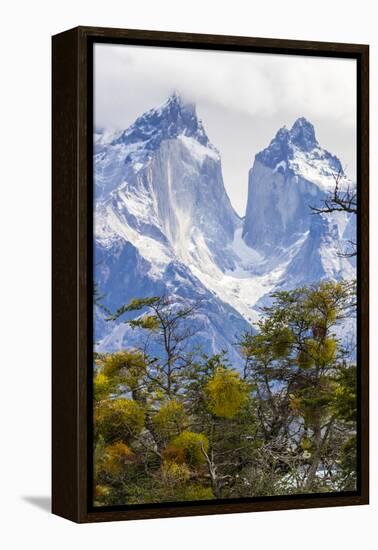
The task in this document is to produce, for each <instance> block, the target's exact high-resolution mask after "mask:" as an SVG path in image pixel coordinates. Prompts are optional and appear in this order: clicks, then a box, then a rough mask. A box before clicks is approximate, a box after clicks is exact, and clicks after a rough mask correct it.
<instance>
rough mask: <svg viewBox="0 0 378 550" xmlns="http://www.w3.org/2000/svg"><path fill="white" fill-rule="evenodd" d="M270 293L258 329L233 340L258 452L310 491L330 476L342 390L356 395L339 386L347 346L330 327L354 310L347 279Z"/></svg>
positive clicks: (334, 465) (337, 442)
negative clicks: (252, 409)
mask: <svg viewBox="0 0 378 550" xmlns="http://www.w3.org/2000/svg"><path fill="white" fill-rule="evenodd" d="M273 298H274V303H273V305H272V306H269V307H266V308H264V317H263V319H262V320H261V321H259V323H258V333H257V334H256V335H252V334H246V335H244V338H243V339H242V340H241V342H240V345H241V348H242V350H243V353H244V355H245V357H246V365H247V366H246V372H247V373H248V378H250V379H251V380H252V381H253V382H254V383H255V384H256V395H257V398H258V406H257V414H258V416H259V419H260V425H261V428H262V435H263V439H264V452H268V453H270V454H271V457H272V459H273V460H274V461H275V463H276V469H278V470H281V471H282V472H285V471H286V472H288V473H289V474H290V475H291V476H292V477H293V476H294V477H295V483H296V485H297V488H299V489H306V490H308V491H313V490H315V489H316V488H319V487H320V488H324V487H325V486H326V484H327V483H328V481H329V480H331V481H332V479H334V478H336V474H335V472H336V470H337V469H338V466H337V460H338V458H340V452H341V445H342V441H343V438H341V437H340V434H341V431H343V430H344V429H345V417H344V418H343V416H342V410H343V407H342V404H343V400H344V403H345V400H346V396H348V397H349V398H350V400H351V401H353V399H355V394H354V395H352V394H350V393H348V392H347V393H345V391H346V390H345V387H346V381H348V383H349V384H350V382H351V379H353V376H354V375H355V369H354V367H352V366H347V363H346V361H345V358H346V355H347V351H346V350H344V349H343V347H342V345H341V343H340V341H339V340H338V338H337V336H336V334H335V332H334V329H335V327H336V326H337V324H338V323H340V322H341V321H342V320H343V319H345V318H346V317H348V316H350V315H352V314H353V305H354V283H353V282H352V283H350V282H338V283H334V282H321V283H319V284H317V285H313V286H312V287H304V288H300V289H296V290H292V291H282V292H277V293H275V294H273ZM345 372H348V375H346V374H345ZM341 373H344V374H343V375H341ZM337 395H338V396H339V402H337V401H335V396H337ZM341 396H342V398H341ZM340 399H341V401H340ZM337 403H338V404H337ZM342 424H343V426H342ZM350 427H351V426H349V428H348V429H349V430H350ZM354 429H355V426H354ZM340 430H341V431H340ZM320 472H322V473H323V476H324V479H323V480H321V479H320V478H319V475H320Z"/></svg>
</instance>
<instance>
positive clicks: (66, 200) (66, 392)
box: [52, 27, 369, 523]
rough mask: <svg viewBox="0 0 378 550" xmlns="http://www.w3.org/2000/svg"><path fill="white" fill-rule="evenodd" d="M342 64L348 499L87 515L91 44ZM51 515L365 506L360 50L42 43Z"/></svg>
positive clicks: (120, 38)
mask: <svg viewBox="0 0 378 550" xmlns="http://www.w3.org/2000/svg"><path fill="white" fill-rule="evenodd" d="M98 42H103V43H104V42H106V43H114V44H130V45H140V46H157V47H161V48H164V47H171V48H192V49H203V50H225V51H235V52H259V53H267V54H269V53H277V54H286V55H299V56H320V57H337V58H352V59H355V60H356V63H357V194H358V205H359V206H358V208H359V210H358V228H357V242H358V266H357V273H358V275H357V280H358V325H357V326H358V328H357V332H358V359H357V362H358V381H357V382H358V420H357V434H358V486H357V490H356V491H352V492H349V493H336V494H333V493H330V494H327V493H324V494H308V495H303V496H301V495H289V496H282V497H280V496H275V497H255V498H249V499H227V500H224V501H222V502H219V501H202V502H200V501H199V502H193V503H192V502H190V503H185V502H183V503H169V504H165V503H159V504H151V505H148V504H146V505H132V506H129V507H127V506H111V507H108V508H106V507H97V508H96V507H93V506H92V505H91V502H90V498H91V497H90V495H91V485H92V481H91V480H92V476H93V465H92V460H91V437H92V429H93V428H92V421H91V415H92V402H91V396H92V393H91V389H90V384H89V382H88V381H91V380H92V378H91V370H92V364H91V360H90V357H91V355H92V348H91V346H92V338H91V337H90V335H91V331H92V318H91V317H92V313H91V311H92V300H93V297H92V296H93V295H92V291H93V283H92V281H91V273H92V271H91V270H92V244H91V243H92V237H93V228H92V199H93V190H92V187H93V184H92V122H93V120H92V119H93V83H92V78H93V44H94V43H98ZM52 116H53V126H52V148H53V150H52V180H53V199H52V208H53V214H52V225H53V231H52V238H53V291H52V297H53V306H52V307H53V316H52V319H53V329H52V338H53V352H52V431H53V433H52V437H53V442H52V511H53V513H54V514H57V515H59V516H62V517H64V518H67V519H70V520H72V521H75V522H78V523H82V522H98V521H113V520H133V519H144V518H163V517H177V516H193V515H207V514H224V513H237V512H255V511H267V510H287V509H299V508H301V509H302V508H317V507H327V506H347V505H360V504H368V502H369V370H368V369H369V366H368V361H369V291H368V288H369V48H368V46H366V45H358V44H339V43H323V42H307V41H299V40H278V39H266V38H248V37H238V36H216V35H203V34H186V33H171V32H156V31H143V30H126V29H110V28H95V27H77V28H74V29H71V30H68V31H65V32H62V33H60V34H57V35H55V36H54V37H53V39H52Z"/></svg>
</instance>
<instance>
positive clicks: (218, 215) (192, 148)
mask: <svg viewBox="0 0 378 550" xmlns="http://www.w3.org/2000/svg"><path fill="white" fill-rule="evenodd" d="M94 166H95V203H96V204H95V280H96V283H97V284H98V287H99V290H100V292H101V293H102V294H103V295H104V296H105V298H104V303H105V305H106V306H107V307H108V308H110V309H111V310H115V309H117V308H118V307H120V306H121V305H123V304H125V303H127V302H128V301H129V300H130V299H132V298H135V297H145V296H157V295H169V296H170V297H171V298H173V300H175V301H176V302H177V303H181V302H183V301H186V302H187V301H189V302H192V303H194V302H199V303H200V307H199V309H198V311H197V313H196V316H195V319H196V323H197V328H198V333H197V334H196V336H195V341H193V342H192V343H191V345H193V346H194V345H195V344H201V345H202V346H203V348H204V349H205V351H207V352H209V353H215V352H220V351H221V350H226V351H227V352H228V354H229V358H230V360H231V361H232V362H233V363H234V364H235V365H241V362H242V359H241V357H240V356H239V354H238V352H237V349H236V348H235V345H234V344H235V339H236V335H238V334H240V333H241V332H243V331H244V330H250V329H251V323H253V322H254V321H256V320H257V318H258V316H259V306H260V305H261V304H263V303H265V302H266V300H267V298H268V296H269V293H270V292H272V291H273V290H275V289H277V288H290V287H294V286H297V285H300V284H305V283H309V282H313V281H317V280H319V279H322V278H333V279H338V278H341V277H352V276H353V274H354V267H353V265H352V262H351V261H350V260H349V259H347V258H343V257H340V256H339V255H338V251H340V250H341V249H342V248H343V246H344V241H345V239H350V236H351V235H353V231H355V226H354V225H353V224H354V221H353V219H352V218H349V217H348V216H346V215H344V214H339V215H337V216H336V215H335V216H332V217H330V216H327V217H326V216H319V215H314V214H313V213H312V211H311V209H310V205H312V206H316V205H318V204H319V203H320V201H322V199H324V197H325V196H326V193H327V192H328V191H329V190H331V189H332V188H333V185H334V177H335V176H336V175H337V174H338V173H341V172H342V169H341V164H340V161H339V160H338V159H337V158H336V157H335V156H333V155H331V154H330V153H328V152H327V151H325V150H324V149H322V148H321V147H320V145H319V144H318V142H317V140H316V137H315V131H314V128H313V126H312V125H311V124H310V123H309V122H308V121H306V120H305V119H303V118H301V119H298V120H297V121H296V122H295V124H294V125H293V127H292V128H291V130H287V129H286V128H282V129H281V130H279V131H278V133H277V135H276V136H275V138H274V139H273V140H272V142H271V143H270V145H269V146H268V147H267V148H266V149H264V150H263V151H261V152H260V153H258V154H257V155H256V157H255V161H254V164H253V167H252V169H251V170H250V173H249V189H248V204H247V211H246V216H245V219H244V222H243V220H241V219H240V218H239V217H238V216H237V214H236V213H235V211H234V210H233V208H232V206H231V203H230V200H229V198H228V196H227V193H226V190H225V187H224V183H223V178H222V170H221V159H220V155H219V152H218V151H217V149H216V148H215V147H214V146H213V145H212V144H211V142H210V140H209V138H208V136H207V134H206V132H205V129H204V127H203V124H202V122H201V121H200V120H199V118H198V116H197V114H196V109H195V106H194V105H193V104H190V103H187V102H185V101H183V99H182V98H181V97H180V96H179V95H178V94H176V93H175V94H173V95H172V96H171V97H170V98H169V99H168V100H167V101H166V102H165V103H164V104H163V105H162V106H161V107H159V108H156V109H151V110H150V111H148V112H146V113H145V114H144V115H142V116H141V117H139V118H138V119H137V120H136V121H135V122H134V124H132V125H131V126H130V127H129V128H128V129H126V130H125V131H123V132H119V133H118V134H117V135H109V134H106V133H105V132H98V133H96V135H95V158H94ZM103 317H104V316H103V315H102V314H101V311H97V313H96V316H95V339H96V341H97V342H98V349H100V350H109V351H110V350H114V349H119V348H121V347H124V346H128V345H134V344H137V340H138V338H139V335H138V334H137V333H136V332H135V331H132V330H131V329H130V328H129V327H128V325H126V324H124V323H121V322H119V323H109V322H106V321H104V319H103Z"/></svg>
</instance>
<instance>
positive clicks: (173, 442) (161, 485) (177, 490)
mask: <svg viewBox="0 0 378 550" xmlns="http://www.w3.org/2000/svg"><path fill="white" fill-rule="evenodd" d="M129 313H133V314H137V317H136V318H134V319H132V320H128V319H127V318H126V317H127V316H128V314H129ZM195 313H196V305H195V304H182V305H178V304H177V303H174V302H173V300H171V299H170V298H169V297H148V298H142V299H140V298H135V299H134V300H132V301H131V302H130V303H129V304H126V305H124V306H122V307H120V309H118V311H116V312H115V313H114V314H113V313H110V312H109V311H107V314H108V321H109V322H112V321H115V320H119V319H124V322H126V323H128V324H129V325H130V327H131V328H132V329H134V330H139V331H141V334H142V335H143V337H141V345H140V347H138V348H126V349H122V350H120V351H117V352H114V353H95V357H94V361H95V368H94V474H95V475H94V495H95V496H94V498H95V504H96V505H99V506H102V505H117V504H142V503H154V502H173V501H197V500H209V499H225V498H239V497H254V496H266V495H284V494H303V493H322V492H330V491H331V492H338V491H350V490H354V489H355V488H356V418H357V409H356V408H357V400H356V365H355V362H354V360H353V357H354V350H353V349H346V347H345V345H344V344H343V342H342V341H341V339H340V337H339V336H338V326H339V325H340V323H343V322H344V321H345V319H349V318H351V319H352V318H353V317H354V315H355V283H354V282H346V281H341V282H330V281H325V282H320V283H318V284H316V285H312V286H308V287H302V288H299V289H295V290H290V291H281V292H276V293H274V294H273V295H272V301H271V305H270V306H268V307H265V308H263V311H262V316H261V319H260V321H259V322H258V323H257V326H256V328H255V329H253V330H251V331H249V332H245V333H243V334H240V335H238V336H237V338H236V339H235V345H236V346H238V348H239V350H240V352H241V354H242V356H243V358H244V368H243V370H242V371H240V370H236V369H234V368H233V366H232V365H231V364H230V363H229V360H228V357H227V354H226V353H220V354H216V355H206V354H204V353H203V352H202V351H201V349H199V348H195V349H194V348H193V347H191V346H189V345H188V342H189V340H190V338H191V337H192V336H193V334H195ZM151 342H154V343H155V344H158V345H159V350H160V353H159V354H158V355H157V354H156V353H155V351H156V345H155V347H152V346H151Z"/></svg>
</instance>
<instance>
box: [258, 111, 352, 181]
mask: <svg viewBox="0 0 378 550" xmlns="http://www.w3.org/2000/svg"><path fill="white" fill-rule="evenodd" d="M303 155H305V157H306V159H307V161H306V162H308V163H309V164H314V163H315V164H318V165H319V163H323V168H324V169H325V170H326V171H330V170H331V171H334V172H336V173H337V172H340V171H342V168H341V163H340V161H339V159H338V158H337V157H335V156H334V155H331V153H329V152H328V151H326V150H325V149H322V148H321V147H320V145H319V143H318V140H317V139H316V135H315V128H314V125H313V124H311V122H309V121H308V120H307V119H306V118H305V117H300V118H298V119H297V120H296V121H295V122H294V124H293V126H292V127H291V128H290V130H288V129H287V128H286V126H283V127H282V128H280V129H279V130H278V132H277V134H276V135H275V137H274V138H273V139H272V141H271V142H270V144H269V145H268V147H266V148H265V149H263V150H262V151H260V153H258V154H257V155H256V160H258V161H259V162H261V163H262V164H263V165H264V166H267V167H269V168H273V169H276V168H277V167H278V166H281V168H279V170H280V171H281V172H285V171H286V169H288V168H290V169H292V170H294V171H295V167H296V165H297V163H296V162H295V159H296V158H297V157H298V158H299V157H301V156H303ZM283 165H285V169H284V168H283ZM318 168H319V169H320V168H321V167H320V166H318ZM277 169H278V168H277Z"/></svg>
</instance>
